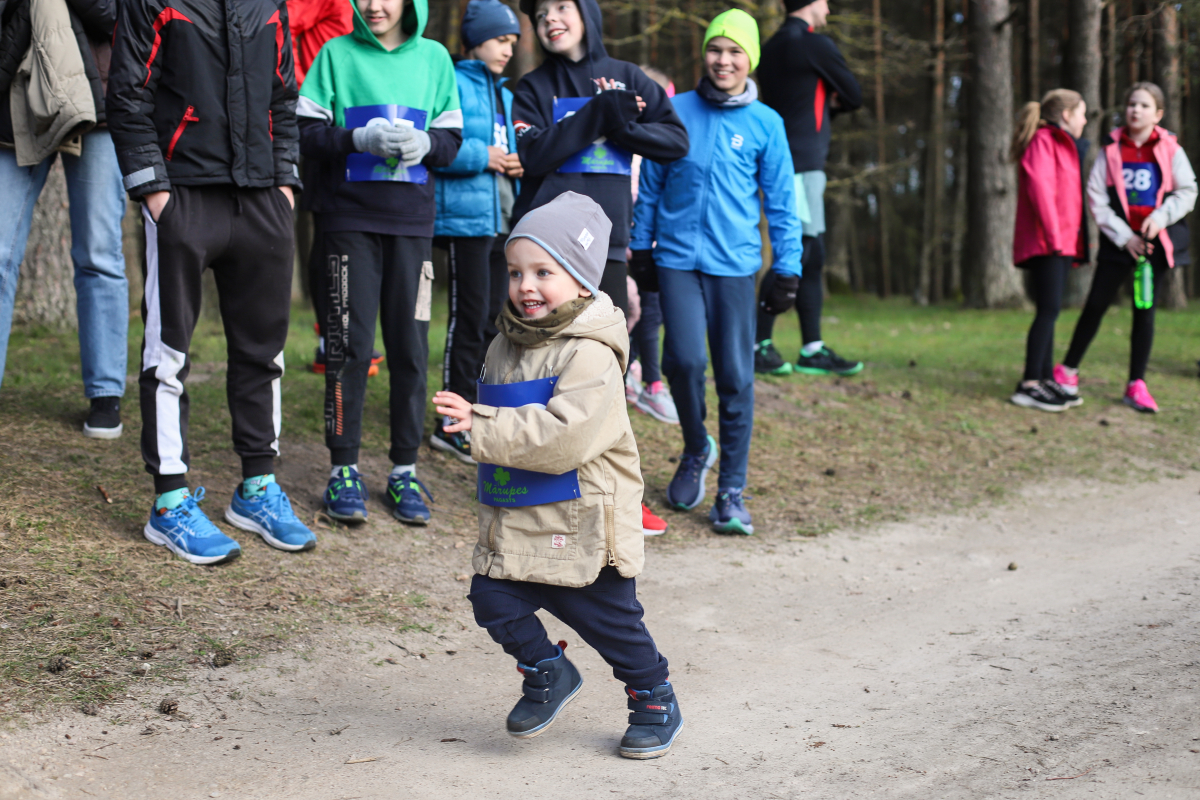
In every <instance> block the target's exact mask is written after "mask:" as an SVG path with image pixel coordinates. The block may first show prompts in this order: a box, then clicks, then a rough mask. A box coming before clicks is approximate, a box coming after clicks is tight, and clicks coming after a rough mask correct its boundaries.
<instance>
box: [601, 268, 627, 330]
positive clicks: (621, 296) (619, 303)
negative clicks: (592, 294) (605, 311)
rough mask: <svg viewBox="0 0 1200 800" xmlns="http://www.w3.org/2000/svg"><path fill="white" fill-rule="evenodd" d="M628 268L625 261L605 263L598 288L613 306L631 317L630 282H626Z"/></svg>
mask: <svg viewBox="0 0 1200 800" xmlns="http://www.w3.org/2000/svg"><path fill="white" fill-rule="evenodd" d="M627 274H628V268H627V267H626V265H625V262H624V261H614V260H613V259H611V258H610V259H608V261H605V262H604V275H603V276H602V277H601V278H600V285H599V286H598V287H596V288H598V289H599V290H600V291H602V292H604V293H605V294H606V295H608V296H609V297H610V298H612V302H613V305H614V306H616V307H617V308H619V309H621V311H623V312H624V313H625V316H626V317H628V316H629V282H628V281H627V280H625V276H626V275H627Z"/></svg>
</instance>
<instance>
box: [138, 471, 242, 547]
mask: <svg viewBox="0 0 1200 800" xmlns="http://www.w3.org/2000/svg"><path fill="white" fill-rule="evenodd" d="M203 499H204V487H201V488H199V489H197V490H196V494H195V496H192V495H190V494H189V495H188V496H187V498H185V499H184V501H183V503H182V504H180V505H179V506H176V507H175V508H172V509H165V508H163V509H157V508H152V509H150V521H149V522H147V523H146V527H145V528H144V529H143V530H142V535H143V536H145V537H146V539H147V540H149V541H151V542H153V543H154V544H158V545H162V546H163V547H165V548H167V549H168V550H170V551H171V552H172V553H174V554H175V555H177V556H179V557H180V558H182V559H185V560H187V561H190V562H192V563H193V564H223V563H225V562H226V561H233V560H234V559H235V558H237V557H238V556H240V555H241V554H242V548H241V547H240V546H239V545H238V543H237V542H235V541H234V540H233V539H230V538H229V537H228V536H226V535H225V534H223V533H221V531H220V529H218V528H217V526H216V525H213V524H212V521H211V520H209V518H208V517H206V516H205V515H204V512H203V511H201V510H200V506H199V505H197V504H198V503H199V502H200V501H201V500H203Z"/></svg>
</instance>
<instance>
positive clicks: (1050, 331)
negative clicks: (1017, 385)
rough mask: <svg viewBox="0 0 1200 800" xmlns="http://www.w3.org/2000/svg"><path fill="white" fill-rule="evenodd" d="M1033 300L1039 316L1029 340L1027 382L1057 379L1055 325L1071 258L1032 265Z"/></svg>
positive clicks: (1037, 260) (1041, 258) (1048, 258)
mask: <svg viewBox="0 0 1200 800" xmlns="http://www.w3.org/2000/svg"><path fill="white" fill-rule="evenodd" d="M1027 263H1028V265H1029V277H1030V278H1031V279H1032V282H1033V297H1034V302H1035V303H1036V304H1037V313H1036V314H1035V315H1034V317H1033V324H1032V325H1030V326H1029V335H1028V336H1027V337H1026V339H1025V377H1024V380H1027V381H1048V380H1050V379H1051V378H1053V377H1054V323H1055V322H1057V321H1058V312H1059V311H1060V310H1061V309H1062V297H1063V290H1064V289H1065V288H1066V286H1067V273H1069V272H1070V271H1071V259H1070V258H1069V257H1064V256H1039V257H1037V258H1031V259H1030V260H1029V262H1027Z"/></svg>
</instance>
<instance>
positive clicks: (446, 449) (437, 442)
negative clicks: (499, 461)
mask: <svg viewBox="0 0 1200 800" xmlns="http://www.w3.org/2000/svg"><path fill="white" fill-rule="evenodd" d="M429 446H430V447H432V448H433V449H434V450H441V451H442V452H443V453H449V454H450V455H452V456H454V457H455V458H457V459H458V460H459V461H461V462H462V463H464V464H467V465H469V466H472V467H474V466H477V465H478V464H479V462H478V461H476V460H475V459H473V458H471V457H470V456H468V455H464V454H463V453H461V452H460V451H459V450H457V449H456V448H455V447H454V445H452V444H449V443H448V442H444V441H442V440H441V439H439V438H438V437H436V436H434V435H432V434H430V436H429Z"/></svg>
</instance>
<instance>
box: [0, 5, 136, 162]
mask: <svg viewBox="0 0 1200 800" xmlns="http://www.w3.org/2000/svg"><path fill="white" fill-rule="evenodd" d="M67 10H68V11H69V12H70V15H71V29H72V30H73V31H74V32H75V41H76V43H77V44H78V45H79V53H80V55H82V56H83V70H84V72H85V73H86V74H87V77H88V83H89V84H91V87H92V100H93V101H94V102H95V104H96V124H97V125H103V124H104V121H105V118H104V83H105V81H106V80H107V79H108V61H109V56H110V55H111V53H112V46H111V45H110V44H109V40H110V39H111V38H112V33H113V27H114V26H116V24H117V3H116V0H67ZM31 38H32V32H31V26H30V21H29V0H0V142H3V143H4V144H8V145H11V144H12V143H13V129H12V112H11V109H10V107H9V89H10V87H11V86H12V82H13V78H14V77H16V74H17V68H18V67H19V66H20V65H21V61H22V60H23V59H24V58H25V54H26V53H27V52H28V51H29V43H30V40H31Z"/></svg>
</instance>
